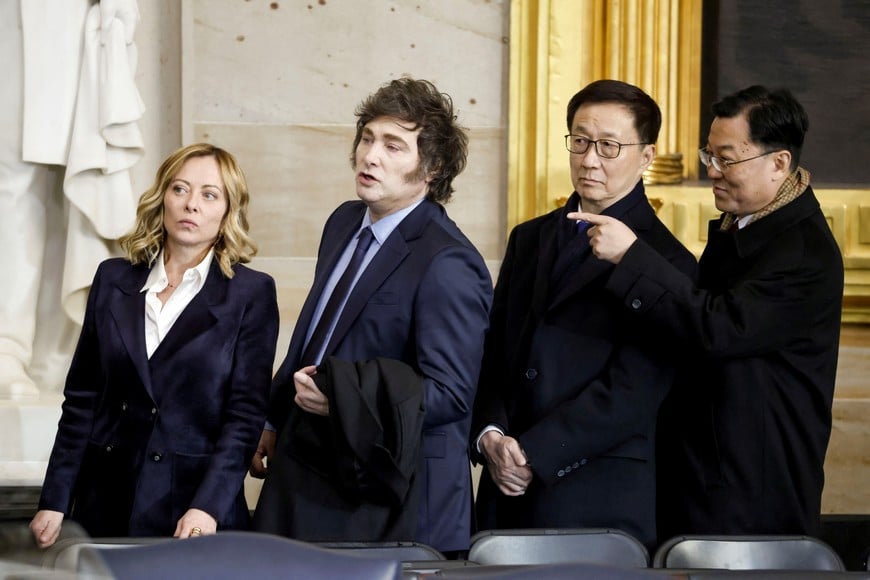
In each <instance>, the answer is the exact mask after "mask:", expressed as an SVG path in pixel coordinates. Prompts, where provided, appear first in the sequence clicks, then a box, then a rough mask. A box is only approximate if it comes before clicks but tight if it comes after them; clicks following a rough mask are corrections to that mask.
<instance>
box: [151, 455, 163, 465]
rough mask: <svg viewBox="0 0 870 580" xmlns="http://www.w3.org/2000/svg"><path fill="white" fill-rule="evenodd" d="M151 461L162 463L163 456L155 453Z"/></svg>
mask: <svg viewBox="0 0 870 580" xmlns="http://www.w3.org/2000/svg"><path fill="white" fill-rule="evenodd" d="M151 459H153V460H154V462H155V463H160V460H162V459H163V454H162V453H155V454H154V455H152V456H151Z"/></svg>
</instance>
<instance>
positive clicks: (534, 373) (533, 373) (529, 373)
mask: <svg viewBox="0 0 870 580" xmlns="http://www.w3.org/2000/svg"><path fill="white" fill-rule="evenodd" d="M537 376H538V371H537V370H535V369H529V370H527V371H526V378H527V379H529V380H530V381H533V380H535V377H537Z"/></svg>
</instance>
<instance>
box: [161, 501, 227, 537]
mask: <svg viewBox="0 0 870 580" xmlns="http://www.w3.org/2000/svg"><path fill="white" fill-rule="evenodd" d="M215 532H217V520H216V519H214V518H213V517H211V516H210V515H209V514H208V513H207V512H204V511H202V510H198V509H196V508H190V509H189V510H187V512H186V513H185V514H184V515H183V516H181V519H180V520H178V525H177V526H175V533H174V534H172V535H173V536H174V537H176V538H195V537H196V536H207V535H209V534H214V533H215Z"/></svg>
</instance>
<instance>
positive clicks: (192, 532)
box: [190, 527, 202, 536]
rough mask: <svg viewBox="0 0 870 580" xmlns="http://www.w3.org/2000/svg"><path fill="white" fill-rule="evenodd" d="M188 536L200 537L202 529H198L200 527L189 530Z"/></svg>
mask: <svg viewBox="0 0 870 580" xmlns="http://www.w3.org/2000/svg"><path fill="white" fill-rule="evenodd" d="M190 535H191V536H201V535H202V528H200V527H194V528H191V529H190Z"/></svg>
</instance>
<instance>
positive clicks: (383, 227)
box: [359, 197, 426, 246]
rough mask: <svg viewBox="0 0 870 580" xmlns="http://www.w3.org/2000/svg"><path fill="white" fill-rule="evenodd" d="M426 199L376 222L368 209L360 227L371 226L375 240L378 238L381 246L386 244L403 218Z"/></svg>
mask: <svg viewBox="0 0 870 580" xmlns="http://www.w3.org/2000/svg"><path fill="white" fill-rule="evenodd" d="M425 199H426V198H425V197H424V198H421V199H419V200H418V201H415V202H414V203H412V204H411V205H409V206H408V207H406V208H402V209H400V210H399V211H396V212H393V213H391V214H390V215H387V216H384V217H382V218H381V219H379V220H378V221H376V222H375V223H372V216H371V214H370V213H369V212H368V211H367V212H366V213H365V216H363V221H362V224H360V227H359V229H360V230H362V229H364V228H367V227H369V226H371V228H372V234H374V236H375V240H377V242H378V245H379V246H382V245H384V242H385V241H386V239H387V238H388V237H390V234H391V233H393V230H394V229H396V228H397V227H399V224H400V223H402V220H403V219H405V218H406V217H408V214H410V213H411V212H412V211H414V210H415V209H417V206H419V205H420V204H421V203H423V201H424V200H425Z"/></svg>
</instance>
